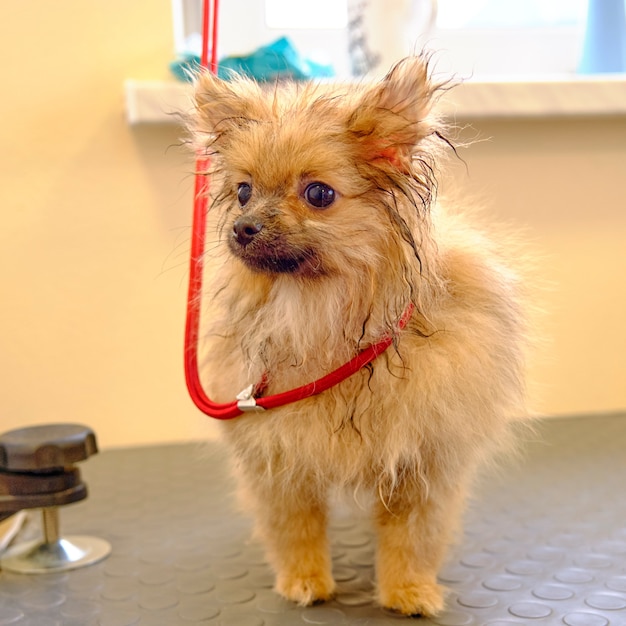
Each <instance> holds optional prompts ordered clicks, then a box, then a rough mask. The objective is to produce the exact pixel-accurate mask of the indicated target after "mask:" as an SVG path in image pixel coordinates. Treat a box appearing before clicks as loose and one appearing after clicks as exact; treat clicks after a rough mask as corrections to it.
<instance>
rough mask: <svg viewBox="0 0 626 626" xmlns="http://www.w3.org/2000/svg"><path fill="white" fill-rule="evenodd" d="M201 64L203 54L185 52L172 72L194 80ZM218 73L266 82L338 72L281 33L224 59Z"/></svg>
mask: <svg viewBox="0 0 626 626" xmlns="http://www.w3.org/2000/svg"><path fill="white" fill-rule="evenodd" d="M199 68H200V58H199V57H198V56H196V55H185V56H183V57H181V58H179V59H177V60H176V61H174V62H173V63H171V64H170V69H171V71H172V72H173V74H174V75H175V76H176V77H177V78H178V79H180V80H185V81H191V79H192V76H193V74H195V73H196V72H197V71H198V70H199ZM217 75H218V76H219V77H220V78H223V79H225V80H228V79H230V78H232V77H233V76H234V75H243V76H248V77H250V78H254V79H256V80H258V81H261V82H263V81H275V80H281V79H289V80H309V79H311V78H328V77H331V76H334V75H335V72H334V70H333V68H332V66H330V65H321V64H319V63H315V62H313V61H311V60H309V59H306V58H304V57H303V56H302V55H301V54H300V53H299V52H298V51H297V50H296V48H295V47H294V46H293V44H292V43H291V41H290V40H289V39H288V38H287V37H281V38H280V39H277V40H276V41H274V42H273V43H271V44H269V45H267V46H261V47H260V48H257V50H255V51H254V52H252V53H251V54H249V55H246V56H238V57H236V56H231V57H225V58H223V59H221V60H220V62H219V65H218V71H217Z"/></svg>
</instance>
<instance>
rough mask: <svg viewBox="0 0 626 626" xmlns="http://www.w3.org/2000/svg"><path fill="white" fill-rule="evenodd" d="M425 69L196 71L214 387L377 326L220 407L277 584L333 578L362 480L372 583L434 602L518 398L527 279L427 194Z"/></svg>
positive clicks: (250, 378) (263, 377) (380, 596)
mask: <svg viewBox="0 0 626 626" xmlns="http://www.w3.org/2000/svg"><path fill="white" fill-rule="evenodd" d="M439 87H440V86H439V85H437V84H435V83H434V82H433V80H432V78H431V75H430V72H429V69H428V63H427V60H426V59H425V58H424V57H423V56H416V57H410V58H407V59H405V60H403V61H401V62H400V63H399V64H397V65H396V66H395V67H394V68H393V69H392V70H391V71H390V72H389V73H388V74H387V76H386V77H385V78H384V79H383V80H382V81H380V82H377V83H366V82H363V83H361V84H346V85H343V86H337V85H326V84H320V85H314V84H295V83H284V84H282V83H279V84H272V85H261V84H258V83H256V82H255V81H252V80H249V79H245V78H234V79H233V80H232V81H222V80H219V79H217V78H216V77H215V76H213V75H211V74H209V73H204V74H201V75H199V76H198V77H197V81H196V92H195V93H196V95H195V99H196V102H195V104H196V109H195V113H194V115H193V119H192V121H191V133H192V137H193V143H194V146H195V148H196V149H197V150H199V151H200V152H201V153H202V154H205V155H207V156H210V159H211V168H210V172H208V174H210V176H211V190H210V200H209V201H210V212H209V221H208V226H207V240H208V242H209V250H208V252H207V258H206V265H205V276H206V279H207V282H208V286H207V287H206V289H205V291H204V294H203V307H204V313H203V315H204V316H205V317H206V319H205V320H204V321H203V337H204V338H205V340H206V346H205V347H206V355H205V356H204V357H203V365H202V373H203V380H204V384H205V386H206V388H207V390H208V393H209V395H210V396H211V397H212V398H213V399H214V400H216V401H219V402H226V401H230V400H233V399H234V398H235V397H236V396H237V394H238V393H239V392H240V391H241V390H242V389H244V388H246V387H248V386H249V385H250V384H251V383H257V387H256V389H255V393H256V395H257V396H259V395H263V396H268V395H271V394H276V393H281V392H284V391H287V390H290V389H293V388H296V387H299V386H301V385H304V384H307V383H310V382H311V381H315V380H317V379H319V378H321V377H323V376H325V375H326V374H328V373H330V372H333V371H334V370H336V369H337V368H339V367H341V366H342V365H343V364H344V363H346V362H348V361H350V360H351V359H353V358H354V356H355V355H356V354H358V353H359V352H360V351H362V350H363V349H365V348H368V347H369V346H372V345H376V344H377V343H379V342H380V341H381V340H384V339H385V338H390V339H391V345H389V347H388V348H387V349H386V350H385V351H384V352H383V353H382V354H379V355H378V356H377V357H376V358H375V359H374V360H373V361H372V362H371V363H370V364H369V365H367V366H365V367H362V368H361V369H359V370H358V371H357V372H356V373H354V374H353V375H351V376H349V377H348V378H346V379H344V380H342V381H340V382H338V383H337V384H336V385H335V386H333V387H332V388H330V389H328V390H326V391H324V392H323V393H320V394H318V395H314V396H311V397H309V398H306V399H303V400H300V401H297V402H294V403H291V404H287V405H284V406H281V407H278V408H274V409H271V410H268V411H251V412H246V413H245V414H244V415H242V416H240V417H237V418H235V419H232V420H229V421H225V422H223V423H222V426H223V433H224V437H225V439H226V440H227V442H228V444H229V446H230V448H231V450H232V454H233V456H234V459H235V465H236V473H237V476H238V480H239V484H240V492H241V496H242V501H243V502H244V503H245V505H246V506H247V507H248V509H250V510H251V512H252V514H253V516H254V519H255V528H256V531H257V532H258V535H259V536H260V537H261V539H262V541H263V543H264V546H265V549H266V551H267V558H268V560H269V562H270V564H271V566H272V568H273V569H274V571H275V575H276V590H277V591H278V593H280V594H281V595H282V596H284V597H285V598H288V599H290V600H293V601H294V602H297V603H299V604H301V605H309V604H313V603H317V602H320V601H324V600H328V599H330V598H331V597H332V596H333V593H334V591H335V582H334V580H333V574H332V567H331V558H330V548H329V541H328V538H327V530H326V527H327V521H328V515H329V512H328V508H329V505H328V498H329V493H330V492H331V491H336V490H337V488H339V489H340V490H341V489H343V490H347V491H352V492H355V491H358V493H359V494H362V493H363V492H369V493H371V494H372V495H373V497H372V498H371V502H372V518H373V525H374V529H375V532H376V557H375V568H376V578H377V588H376V593H377V600H378V602H379V603H380V604H381V605H382V606H383V607H386V608H388V609H391V610H394V611H397V612H399V613H402V614H405V615H412V616H415V615H425V616H432V615H435V614H437V613H439V612H440V611H441V610H442V609H443V606H444V589H443V588H442V586H440V584H438V582H437V573H438V571H439V569H440V567H441V566H442V563H443V561H444V558H445V555H446V552H447V549H448V547H449V545H450V543H451V541H452V540H453V538H454V537H455V534H456V531H457V530H458V528H459V526H460V519H461V514H462V511H463V508H464V501H465V499H466V496H467V493H468V488H469V487H470V483H471V481H472V476H473V475H474V474H475V470H476V468H477V467H478V466H479V465H480V464H481V463H482V462H483V461H484V460H485V459H487V458H490V456H491V452H492V451H493V450H494V449H495V448H497V447H498V446H500V445H501V444H502V442H504V441H505V440H507V439H508V437H507V433H508V432H509V431H510V427H509V426H510V424H511V423H512V422H514V421H515V418H517V417H518V416H521V415H523V414H524V411H525V409H524V404H525V402H524V383H523V370H524V347H525V343H526V341H525V335H526V333H525V327H526V325H525V321H524V314H523V311H524V309H523V306H522V305H523V302H522V300H523V298H521V297H520V294H521V292H522V287H523V285H522V281H521V280H520V279H519V278H518V276H517V274H516V273H515V272H513V271H512V270H511V269H509V267H508V263H507V261H506V256H507V254H506V252H507V250H506V249H504V248H505V246H504V245H502V244H501V242H499V243H498V245H496V243H494V242H492V241H490V240H489V239H488V238H486V237H485V236H484V235H483V234H481V233H480V232H477V231H476V230H475V229H473V228H472V227H470V226H468V224H467V223H466V222H465V220H463V219H462V218H461V217H459V216H453V215H446V214H445V213H444V212H443V211H442V210H441V209H440V208H439V207H438V206H436V201H435V196H436V193H435V192H436V176H437V174H438V172H439V167H438V164H439V162H440V157H441V153H442V152H445V151H448V150H449V149H450V148H451V144H450V142H449V141H448V140H447V139H446V138H445V129H444V127H443V126H442V125H441V124H440V122H438V120H437V117H436V116H435V115H434V114H433V112H432V111H431V109H432V107H433V104H434V102H435V100H436V94H437V92H438V90H439ZM503 249H504V253H503ZM204 300H206V301H204ZM261 381H262V384H261Z"/></svg>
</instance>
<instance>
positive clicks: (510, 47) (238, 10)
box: [172, 0, 587, 78]
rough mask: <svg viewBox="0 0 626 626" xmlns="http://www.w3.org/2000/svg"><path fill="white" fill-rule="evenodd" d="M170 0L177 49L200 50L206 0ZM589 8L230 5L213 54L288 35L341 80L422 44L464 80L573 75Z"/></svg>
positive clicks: (454, 1) (283, 1)
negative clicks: (331, 69) (483, 77)
mask: <svg viewBox="0 0 626 626" xmlns="http://www.w3.org/2000/svg"><path fill="white" fill-rule="evenodd" d="M172 2H173V9H174V30H175V43H176V51H177V52H179V53H181V52H189V51H192V52H193V51H195V52H198V51H199V49H200V34H199V31H200V23H201V13H202V8H201V5H202V0H172ZM586 7H587V0H523V1H517V2H514V1H512V0H364V1H360V0H237V2H228V1H226V2H222V3H221V4H220V16H219V19H220V24H219V40H220V43H219V54H220V56H224V55H244V54H248V53H250V52H251V51H253V50H254V49H256V48H257V47H259V46H261V45H264V44H267V43H270V42H271V41H273V40H275V39H277V38H278V37H280V36H282V35H287V36H289V37H290V39H291V40H292V41H293V43H294V45H295V47H296V48H297V49H298V50H299V51H300V52H301V53H302V54H303V55H304V56H306V57H308V58H311V59H313V60H316V61H319V62H322V63H330V64H332V65H333V66H334V67H335V70H336V73H337V74H338V76H340V77H347V76H350V75H352V74H354V73H355V72H354V71H353V70H354V68H355V67H359V66H362V67H366V66H367V65H368V63H369V65H371V64H372V62H373V61H374V60H376V59H378V60H380V63H379V66H378V67H377V68H376V69H377V70H378V71H380V72H382V71H385V70H386V69H387V68H388V67H389V65H390V64H391V63H393V62H394V61H395V60H397V59H399V58H401V57H402V56H404V55H406V54H409V53H411V52H415V51H416V50H420V49H422V48H427V49H429V50H433V51H435V52H436V55H435V59H436V65H437V69H438V70H439V71H440V72H441V73H443V74H455V75H457V76H459V77H463V78H467V77H470V76H475V77H482V76H493V75H500V76H508V77H511V76H520V75H528V74H532V75H538V74H544V75H550V74H563V73H573V72H575V71H576V68H577V67H578V64H579V61H580V57H581V53H582V43H583V37H584V27H585V20H586ZM433 11H436V13H434V12H433ZM435 17H436V19H431V18H435ZM359 54H360V55H361V56H363V57H364V58H363V59H360V60H359V59H357V57H358V56H359ZM359 61H361V63H359ZM357 73H358V72H357Z"/></svg>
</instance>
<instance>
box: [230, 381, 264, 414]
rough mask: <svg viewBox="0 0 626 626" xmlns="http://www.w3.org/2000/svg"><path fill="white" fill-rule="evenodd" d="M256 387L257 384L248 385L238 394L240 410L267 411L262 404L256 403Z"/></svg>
mask: <svg viewBox="0 0 626 626" xmlns="http://www.w3.org/2000/svg"><path fill="white" fill-rule="evenodd" d="M254 389H255V385H248V386H247V387H246V388H245V389H244V390H243V391H240V392H239V393H238V394H237V408H238V409H239V410H240V411H265V409H264V408H263V407H262V406H259V405H258V404H257V403H256V398H255V397H254Z"/></svg>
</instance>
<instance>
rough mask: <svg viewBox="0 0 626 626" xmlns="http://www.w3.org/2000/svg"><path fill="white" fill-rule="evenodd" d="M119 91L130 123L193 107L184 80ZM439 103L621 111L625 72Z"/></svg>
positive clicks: (453, 96)
mask: <svg viewBox="0 0 626 626" xmlns="http://www.w3.org/2000/svg"><path fill="white" fill-rule="evenodd" d="M125 92H126V113H127V118H128V122H129V123H130V124H139V123H144V122H149V123H155V122H156V123H178V121H179V119H180V118H179V117H178V115H180V114H181V113H182V114H185V113H188V112H189V111H191V110H192V109H193V104H192V100H191V96H192V87H191V85H189V84H187V83H182V82H177V81H174V80H171V81H137V80H127V81H126V83H125ZM440 105H441V107H440V108H441V110H442V112H443V113H444V114H445V115H450V116H454V117H456V118H461V119H464V118H471V119H475V118H511V117H517V118H538V117H554V116H590V115H591V116H598V115H626V74H597V75H592V76H578V75H572V76H555V77H545V78H544V77H542V78H537V77H529V78H527V79H523V78H522V79H520V78H515V79H500V78H493V79H480V80H479V79H471V80H467V81H465V82H463V83H460V84H459V85H457V86H456V87H454V88H453V89H451V90H450V91H448V92H447V93H445V94H444V95H443V96H442V98H441V102H440Z"/></svg>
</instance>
